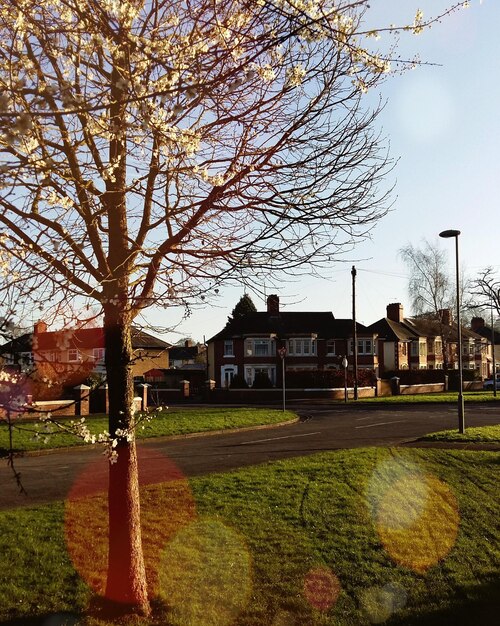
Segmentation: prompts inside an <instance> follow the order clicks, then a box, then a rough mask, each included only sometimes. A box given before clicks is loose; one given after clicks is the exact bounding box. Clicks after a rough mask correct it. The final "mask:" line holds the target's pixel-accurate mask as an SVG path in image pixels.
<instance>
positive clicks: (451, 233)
mask: <svg viewBox="0 0 500 626" xmlns="http://www.w3.org/2000/svg"><path fill="white" fill-rule="evenodd" d="M459 235H460V231H459V230H443V232H441V233H439V236H440V237H443V238H444V239H450V238H452V237H454V238H455V270H456V275H457V278H456V283H457V328H458V432H459V433H462V434H463V433H465V411H464V393H463V371H462V326H461V324H460V276H459V264H458V236H459Z"/></svg>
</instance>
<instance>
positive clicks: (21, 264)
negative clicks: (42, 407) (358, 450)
mask: <svg viewBox="0 0 500 626" xmlns="http://www.w3.org/2000/svg"><path fill="white" fill-rule="evenodd" d="M0 9H1V10H0V33H1V41H2V44H1V48H0V90H1V93H0V123H1V130H2V134H1V137H0V191H1V193H0V206H1V213H0V223H1V225H2V228H3V230H2V232H1V234H0V251H1V255H2V256H1V259H0V260H1V262H2V266H3V269H4V271H5V272H6V273H7V274H8V276H9V281H8V284H4V286H3V289H5V290H7V289H8V291H9V292H10V294H12V293H13V292H15V294H16V295H15V299H16V301H17V302H29V301H34V302H35V303H49V306H46V308H45V315H46V316H48V315H49V313H54V312H56V311H57V307H58V306H65V305H66V304H67V303H71V306H75V308H78V307H79V308H80V309H85V307H86V306H91V305H96V304H97V306H99V307H101V309H102V313H103V319H104V329H105V348H106V356H105V362H106V369H107V382H108V385H109V430H110V433H111V436H112V437H114V438H116V439H117V440H118V446H117V450H118V456H117V459H115V460H116V463H114V464H113V465H111V466H110V478H109V493H108V498H109V566H108V582H107V590H106V595H107V597H110V598H113V599H115V600H118V601H119V602H121V603H123V604H124V605H125V606H129V605H130V606H133V607H139V609H140V610H141V611H142V612H143V613H148V612H149V610H150V608H149V600H148V593H147V585H146V576H145V568H144V561H143V556H142V547H141V533H140V507H139V495H138V481H137V457H136V449H135V443H134V440H133V429H134V419H135V418H134V412H133V385H132V377H131V361H132V347H131V339H130V326H131V323H132V321H133V320H134V318H135V317H136V316H137V315H138V314H139V312H140V311H142V310H143V309H145V308H147V307H149V306H150V305H152V304H154V305H157V306H172V305H176V304H185V303H188V302H196V301H199V299H201V298H202V297H206V294H209V293H210V292H211V290H212V289H213V288H214V287H215V286H216V285H218V284H219V283H221V282H222V281H227V280H231V278H233V277H238V279H239V278H241V277H246V278H248V279H249V280H250V278H251V279H252V280H258V279H259V275H261V274H262V273H263V272H269V270H272V271H273V273H275V275H279V272H282V273H283V272H285V273H286V272H290V273H294V274H295V273H296V272H297V271H298V268H301V269H302V270H303V271H307V269H308V268H310V267H311V266H314V265H315V266H318V265H321V264H322V263H324V262H328V261H331V260H332V259H334V258H335V257H336V255H337V254H338V253H340V252H342V251H343V250H345V249H346V247H347V248H349V247H350V246H352V245H353V244H354V242H355V241H356V240H357V239H358V238H359V237H363V236H364V235H366V233H367V232H368V230H369V229H370V227H371V226H372V225H373V224H374V223H375V222H376V221H377V220H378V219H379V218H380V217H382V216H383V215H384V213H385V211H386V208H387V194H386V192H384V191H383V190H382V191H381V189H380V188H379V186H378V185H379V183H380V182H381V181H382V180H383V177H384V176H385V175H386V174H387V172H388V171H389V169H390V166H391V163H390V161H389V160H388V157H387V152H386V150H385V149H384V146H383V142H382V140H381V137H380V136H379V135H378V134H377V133H376V132H375V130H374V121H375V119H376V116H377V114H378V111H379V109H378V108H377V109H375V110H368V109H365V108H364V106H363V93H364V92H365V91H366V90H367V89H369V88H370V87H372V86H374V85H375V84H377V83H379V82H380V81H381V80H383V78H384V77H385V76H386V74H387V73H388V72H390V53H388V54H387V55H385V56H384V55H383V54H381V53H380V52H379V51H378V50H376V49H373V47H370V46H373V45H376V44H374V42H375V38H374V36H375V35H376V34H377V33H376V32H375V31H373V30H370V31H366V30H364V27H363V19H364V17H365V12H366V11H367V9H368V4H367V2H366V1H364V0H363V1H355V2H354V1H352V2H349V1H346V0H344V1H341V2H335V3H334V2H330V0H318V1H317V2H306V1H304V0H262V1H259V2H248V1H247V0H228V1H227V2H209V1H207V0H194V1H192V2H184V1H182V2H181V1H180V0H169V1H168V2H167V1H166V0H148V1H145V0H122V1H117V0H0ZM423 26H424V23H423V18H422V15H421V13H420V12H418V13H417V15H416V17H415V21H414V22H413V24H411V25H409V26H408V27H407V30H410V31H413V32H419V31H420V30H422V28H423ZM387 30H388V31H390V30H391V29H387ZM377 45H378V44H377ZM395 65H397V61H396V62H395Z"/></svg>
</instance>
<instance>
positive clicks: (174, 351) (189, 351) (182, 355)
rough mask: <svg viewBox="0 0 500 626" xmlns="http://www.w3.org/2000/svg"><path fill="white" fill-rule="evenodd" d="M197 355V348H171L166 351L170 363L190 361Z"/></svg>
mask: <svg viewBox="0 0 500 626" xmlns="http://www.w3.org/2000/svg"><path fill="white" fill-rule="evenodd" d="M198 354H199V347H198V346H172V347H171V348H169V349H168V356H169V359H170V360H171V361H190V360H192V359H195V358H196V357H197V356H198Z"/></svg>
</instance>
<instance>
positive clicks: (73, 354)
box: [68, 349, 81, 363]
mask: <svg viewBox="0 0 500 626" xmlns="http://www.w3.org/2000/svg"><path fill="white" fill-rule="evenodd" d="M80 360H81V357H80V351H79V350H74V349H71V350H68V361H69V362H70V363H75V362H76V361H80Z"/></svg>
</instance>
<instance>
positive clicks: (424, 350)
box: [418, 341, 427, 356]
mask: <svg viewBox="0 0 500 626" xmlns="http://www.w3.org/2000/svg"><path fill="white" fill-rule="evenodd" d="M418 345H419V353H420V356H427V344H426V343H425V342H424V341H421V342H420V343H419V344H418Z"/></svg>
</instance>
